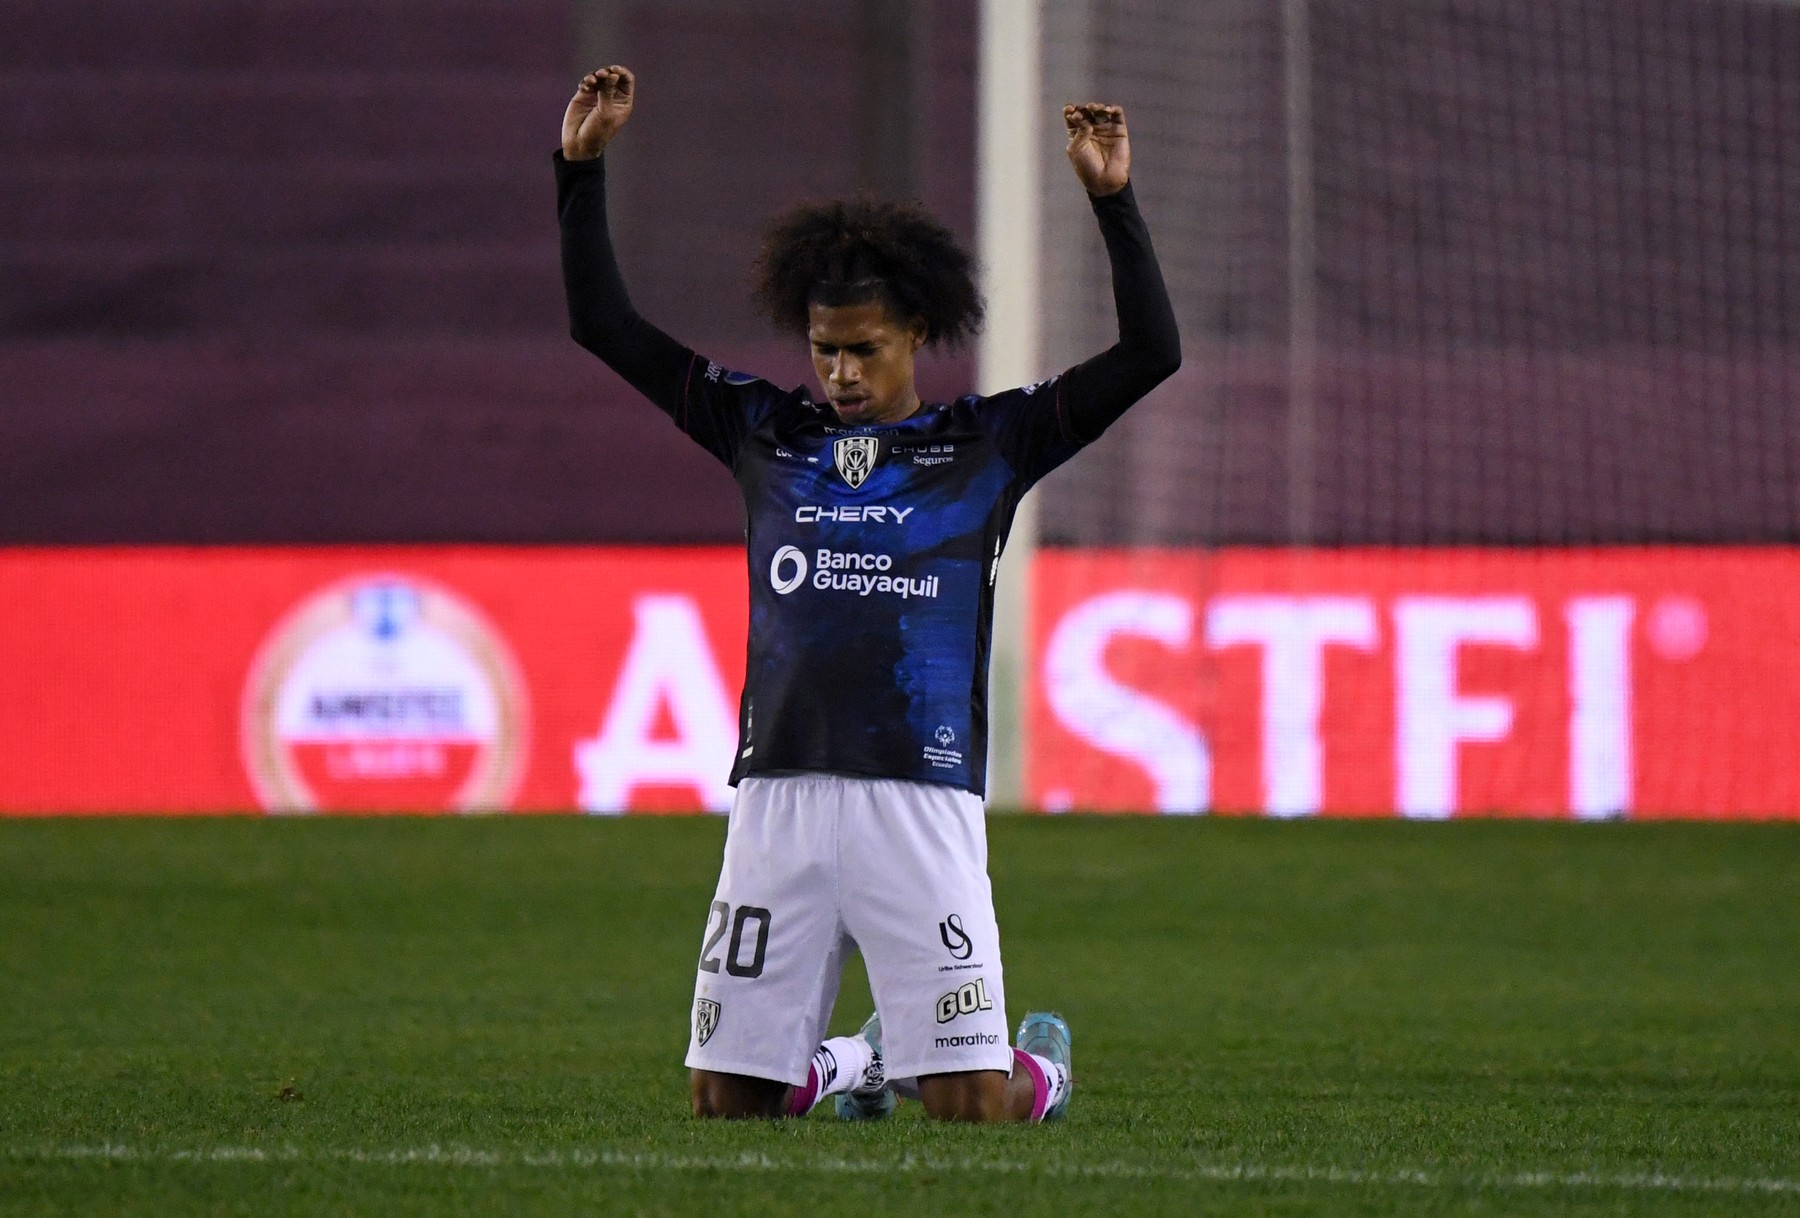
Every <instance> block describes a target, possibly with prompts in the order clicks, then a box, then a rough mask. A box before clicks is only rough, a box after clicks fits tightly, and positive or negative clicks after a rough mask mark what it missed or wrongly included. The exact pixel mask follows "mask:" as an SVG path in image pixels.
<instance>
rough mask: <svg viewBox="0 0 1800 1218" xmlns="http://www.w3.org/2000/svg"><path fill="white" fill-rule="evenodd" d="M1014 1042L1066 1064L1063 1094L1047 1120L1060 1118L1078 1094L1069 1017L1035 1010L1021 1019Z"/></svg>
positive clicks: (1048, 1110)
mask: <svg viewBox="0 0 1800 1218" xmlns="http://www.w3.org/2000/svg"><path fill="white" fill-rule="evenodd" d="M1013 1044H1014V1045H1016V1046H1017V1047H1018V1048H1020V1049H1023V1050H1024V1051H1025V1052H1027V1053H1030V1054H1033V1055H1035V1056H1037V1057H1041V1058H1043V1059H1045V1060H1046V1061H1050V1062H1054V1063H1055V1064H1056V1065H1058V1066H1060V1067H1061V1068H1062V1072H1063V1078H1064V1079H1065V1080H1066V1081H1065V1082H1064V1084H1063V1093H1062V1098H1061V1099H1060V1100H1057V1101H1056V1103H1054V1104H1052V1105H1050V1107H1048V1108H1046V1109H1044V1119H1045V1120H1046V1121H1057V1120H1061V1119H1062V1115H1063V1114H1064V1113H1065V1112H1067V1111H1068V1110H1069V1097H1070V1096H1072V1095H1074V1094H1075V1070H1074V1067H1073V1061H1074V1058H1073V1056H1072V1054H1071V1053H1070V1049H1069V1021H1068V1020H1066V1019H1064V1018H1063V1017H1062V1016H1061V1015H1058V1014H1057V1013H1056V1012H1055V1011H1031V1012H1029V1013H1027V1014H1026V1016H1025V1018H1024V1019H1023V1020H1021V1021H1020V1022H1019V1034H1018V1036H1017V1037H1015V1038H1014V1040H1013Z"/></svg>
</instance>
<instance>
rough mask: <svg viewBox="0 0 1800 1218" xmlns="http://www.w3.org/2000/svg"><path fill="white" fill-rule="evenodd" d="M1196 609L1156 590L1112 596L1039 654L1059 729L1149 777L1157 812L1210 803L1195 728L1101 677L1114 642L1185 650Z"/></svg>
mask: <svg viewBox="0 0 1800 1218" xmlns="http://www.w3.org/2000/svg"><path fill="white" fill-rule="evenodd" d="M1193 629H1194V608H1193V605H1192V604H1191V603H1190V602H1189V601H1188V600H1187V599H1186V598H1185V597H1180V596H1172V595H1168V594H1165V593H1157V592H1109V593H1106V594H1104V595H1101V596H1096V597H1094V598H1093V599H1091V600H1087V601H1083V602H1082V603H1081V604H1079V605H1077V606H1075V608H1073V609H1071V610H1070V611H1069V612H1068V613H1067V614H1065V615H1064V617H1063V619H1062V621H1061V623H1059V624H1058V626H1057V628H1056V633H1055V634H1054V635H1052V636H1051V638H1050V645H1049V647H1048V648H1047V649H1046V651H1045V653H1044V682H1045V684H1044V690H1045V693H1046V694H1047V695H1048V696H1049V699H1050V707H1051V709H1052V710H1053V711H1055V712H1056V716H1057V718H1058V719H1060V720H1061V721H1062V722H1063V724H1064V726H1066V727H1067V728H1068V729H1069V730H1070V731H1072V732H1074V733H1075V735H1076V736H1078V737H1080V738H1081V739H1082V740H1085V741H1087V742H1088V743H1089V744H1091V745H1093V746H1094V747H1095V748H1097V749H1101V750H1104V751H1105V752H1108V753H1113V754H1115V755H1117V756H1120V757H1124V758H1127V759H1129V760H1130V761H1132V762H1135V763H1136V764H1137V765H1139V766H1141V767H1142V768H1143V769H1144V770H1145V772H1147V773H1148V774H1149V775H1150V779H1151V782H1152V783H1153V784H1154V785H1155V788H1156V809H1157V811H1159V812H1177V813H1188V812H1203V811H1205V810H1206V807H1207V804H1208V803H1209V801H1210V800H1211V798H1212V758H1211V755H1210V754H1208V752H1207V749H1206V738H1205V737H1204V736H1202V735H1201V734H1200V729H1199V728H1197V727H1195V726H1194V725H1193V724H1192V723H1190V722H1188V721H1187V720H1186V719H1184V718H1183V717H1182V716H1181V715H1180V713H1178V712H1177V711H1176V710H1175V709H1174V708H1173V707H1170V706H1168V705H1166V704H1164V703H1162V702H1159V701H1157V700H1156V699H1155V698H1152V697H1151V696H1150V695H1148V694H1146V693H1144V692H1143V691H1142V690H1136V689H1132V688H1130V687H1129V686H1126V685H1121V684H1120V683H1119V682H1118V681H1116V680H1115V679H1114V678H1113V676H1112V674H1111V673H1109V672H1107V671H1106V663H1105V659H1106V649H1107V647H1108V646H1109V645H1110V644H1111V643H1112V641H1113V640H1114V639H1115V638H1119V637H1120V636H1129V637H1133V638H1141V639H1149V640H1150V641H1152V642H1155V643H1160V644H1162V645H1163V646H1164V647H1167V648H1169V649H1170V650H1173V651H1179V650H1181V649H1182V648H1184V647H1186V646H1187V645H1188V640H1189V638H1190V637H1191V636H1192V634H1193Z"/></svg>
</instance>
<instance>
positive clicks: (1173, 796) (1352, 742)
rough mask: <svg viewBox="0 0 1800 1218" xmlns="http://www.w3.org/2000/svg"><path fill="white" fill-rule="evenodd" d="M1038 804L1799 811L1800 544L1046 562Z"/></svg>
mask: <svg viewBox="0 0 1800 1218" xmlns="http://www.w3.org/2000/svg"><path fill="white" fill-rule="evenodd" d="M1035 576H1036V578H1035V583H1034V595H1035V605H1034V615H1035V627H1034V631H1033V636H1034V638H1033V643H1034V655H1035V656H1036V657H1037V660H1036V669H1037V675H1038V677H1039V680H1038V682H1037V683H1036V685H1035V687H1034V689H1033V691H1032V705H1031V715H1030V721H1031V741H1032V747H1031V751H1030V777H1029V786H1030V792H1031V796H1032V798H1033V799H1034V800H1035V801H1036V802H1037V803H1038V804H1040V805H1041V806H1043V807H1046V808H1050V809H1057V808H1071V807H1076V808H1095V809H1109V810H1120V811H1124V810H1143V809H1160V810H1163V811H1169V812H1192V811H1200V810H1204V809H1215V810H1222V811H1242V812H1263V813H1268V814H1273V815H1287V816H1297V815H1309V814H1313V813H1320V812H1322V813H1331V814H1339V815H1351V816H1372V815H1392V814H1394V813H1395V812H1399V813H1400V814H1402V815H1406V816H1414V817H1421V818H1434V817H1443V816H1450V815H1456V814H1468V813H1477V814H1499V815H1523V816H1563V815H1569V814H1574V815H1576V816H1581V817H1609V816H1619V815H1629V816H1634V817H1659V816H1683V817H1728V816H1755V817H1775V816H1780V817H1788V816H1795V815H1797V814H1800V760H1797V758H1800V552H1796V551H1793V550H1788V549H1772V548H1771V549H1673V548H1670V549H1654V548H1647V549H1603V550H1535V551H1518V550H1512V551H1508V550H1475V549H1455V550H1342V551H1290V550H1250V549H1241V550H1224V551H1218V552H1211V553H1202V552H1197V551H1191V550H1189V551H1167V550H1165V551H1155V550H1132V551H1123V550H1116V551H1098V550H1084V551H1047V552H1045V553H1043V554H1041V555H1039V557H1038V561H1037V565H1036V570H1035Z"/></svg>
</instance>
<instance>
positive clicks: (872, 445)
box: [831, 436, 881, 490]
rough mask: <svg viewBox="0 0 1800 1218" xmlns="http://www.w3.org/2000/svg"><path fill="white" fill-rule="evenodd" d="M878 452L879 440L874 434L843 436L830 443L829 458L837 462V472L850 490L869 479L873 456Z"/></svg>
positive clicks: (879, 451)
mask: <svg viewBox="0 0 1800 1218" xmlns="http://www.w3.org/2000/svg"><path fill="white" fill-rule="evenodd" d="M880 453H881V441H880V440H879V439H878V438H877V437H875V436H844V437H842V438H841V439H837V440H834V441H832V444H831V459H832V460H833V461H834V462H836V463H837V471H838V473H840V474H842V475H843V476H844V481H845V482H848V483H849V484H850V489H851V490H855V489H856V488H857V487H859V486H861V485H862V484H863V483H865V482H867V481H868V480H869V474H870V472H871V471H873V470H874V468H875V458H876V457H877V456H879V455H880Z"/></svg>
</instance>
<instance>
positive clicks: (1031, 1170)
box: [6, 1142, 1800, 1195]
mask: <svg viewBox="0 0 1800 1218" xmlns="http://www.w3.org/2000/svg"><path fill="white" fill-rule="evenodd" d="M6 1157H7V1158H11V1159H14V1160H21V1159H23V1160H38V1161H52V1162H76V1161H83V1160H100V1161H105V1162H113V1163H149V1164H174V1163H309V1162H328V1163H353V1164H368V1165H374V1166H386V1167H404V1166H411V1165H425V1166H445V1167H477V1168H502V1167H513V1168H517V1167H523V1168H531V1169H540V1170H541V1169H567V1168H573V1169H592V1168H625V1169H630V1170H635V1171H653V1172H656V1171H667V1172H726V1171H764V1172H793V1173H798V1174H818V1175H838V1174H846V1175H891V1174H894V1173H909V1174H912V1173H917V1174H923V1173H934V1174H935V1173H941V1172H969V1173H976V1174H1008V1173H1012V1174H1022V1175H1042V1176H1069V1177H1075V1178H1089V1179H1138V1180H1185V1181H1203V1182H1211V1183H1246V1184H1256V1183H1299V1184H1340V1185H1351V1186H1371V1187H1391V1186H1395V1185H1413V1186H1418V1187H1423V1188H1456V1189H1481V1188H1490V1189H1514V1190H1546V1189H1602V1190H1604V1189H1613V1190H1618V1191H1625V1192H1668V1193H1741V1194H1765V1195H1779V1194H1788V1193H1795V1194H1800V1180H1792V1179H1786V1178H1782V1177H1757V1176H1680V1175H1668V1174H1665V1173H1662V1172H1623V1173H1611V1172H1587V1171H1577V1172H1556V1171H1519V1172H1503V1173H1493V1174H1455V1173H1449V1172H1441V1171H1426V1170H1415V1169H1394V1170H1387V1171H1365V1170H1361V1169H1357V1168H1346V1167H1321V1166H1316V1165H1307V1164H1263V1163H1149V1162H1140V1163H1131V1162H1125V1161H1120V1160H1111V1161H1094V1162H1086V1163H1040V1162H1036V1161H1031V1160H1023V1159H1002V1158H997V1157H983V1156H973V1155H972V1156H962V1157H940V1156H934V1155H915V1154H907V1155H902V1156H900V1157H898V1158H893V1159H869V1158H844V1157H840V1156H829V1155H821V1156H796V1155H769V1154H761V1153H745V1154H739V1155H674V1154H663V1153H657V1152H652V1151H631V1150H590V1149H584V1148H579V1147H576V1148H570V1149H567V1150H537V1151H533V1150H483V1149H479V1148H476V1147H468V1146H437V1145H427V1146H413V1147H399V1148H394V1149H388V1150H377V1149H365V1148H359V1147H333V1148H324V1149H316V1150H307V1149H303V1148H301V1147H297V1146H278V1147H260V1146H205V1147H185V1148H180V1147H177V1148H158V1147H142V1146H127V1145H122V1144H119V1143H112V1142H103V1143H98V1144H93V1145H87V1144H69V1145H61V1146H39V1147H15V1148H12V1149H10V1150H8V1151H7V1152H6Z"/></svg>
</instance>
